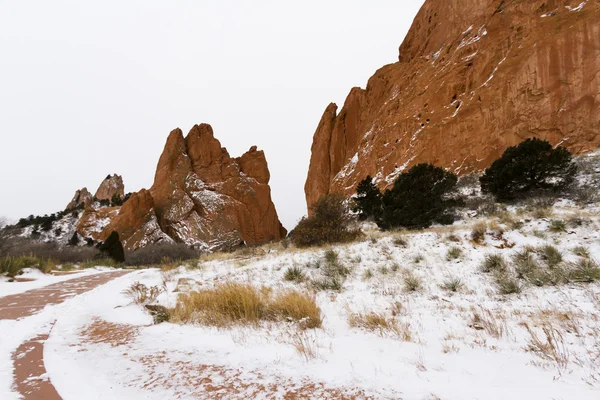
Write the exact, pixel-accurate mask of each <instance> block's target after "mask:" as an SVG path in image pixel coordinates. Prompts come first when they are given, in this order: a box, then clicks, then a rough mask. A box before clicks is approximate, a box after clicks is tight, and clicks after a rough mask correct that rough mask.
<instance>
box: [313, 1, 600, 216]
mask: <svg viewBox="0 0 600 400" xmlns="http://www.w3.org/2000/svg"><path fill="white" fill-rule="evenodd" d="M534 136H535V137H540V138H542V139H546V140H548V141H550V142H551V143H553V144H559V143H560V144H562V145H564V146H566V147H568V148H569V149H571V150H572V151H573V152H575V153H584V152H587V151H590V150H593V149H596V148H597V147H598V145H599V144H600V0H587V1H582V0H528V1H515V0H512V1H511V0H427V1H426V2H425V4H424V5H423V7H422V9H421V10H420V12H419V13H418V15H417V17H416V18H415V21H414V23H413V25H412V27H411V29H410V31H409V33H408V35H407V37H406V39H405V40H404V42H403V43H402V45H401V46H400V55H399V62H397V63H395V64H391V65H387V66H384V67H383V68H381V69H380V70H379V71H377V72H376V73H375V75H374V76H373V77H372V78H371V79H370V80H369V82H368V84H367V87H366V89H364V90H363V89H360V88H354V89H352V91H351V92H350V94H349V96H348V98H347V99H346V103H345V104H344V107H343V108H342V109H341V110H340V112H339V113H337V106H336V105H335V104H331V105H329V106H328V107H327V109H326V111H325V113H324V115H323V117H322V119H321V122H320V124H319V126H318V128H317V131H316V132H315V135H314V139H313V145H312V157H311V162H310V168H309V173H308V177H307V180H306V185H305V192H306V201H307V205H308V206H309V207H310V205H312V204H313V203H314V202H315V201H316V200H318V198H319V197H321V196H322V195H324V194H327V193H332V192H341V193H345V194H351V193H353V192H354V190H355V187H356V185H357V183H358V182H359V181H360V180H362V179H363V178H365V177H366V176H367V175H371V176H373V177H375V180H376V182H377V184H378V185H379V186H380V187H381V188H385V187H389V186H390V185H391V184H392V183H393V181H394V180H395V178H396V177H397V176H398V174H400V173H401V172H402V171H405V170H406V169H407V168H409V167H411V166H413V165H415V164H417V163H421V162H430V163H433V164H436V165H438V166H443V167H446V168H448V169H450V170H452V171H454V172H456V173H459V174H464V173H469V172H472V171H476V170H481V169H483V168H486V167H487V166H489V165H490V164H491V163H492V162H493V160H495V159H496V158H498V157H499V156H500V155H501V154H502V152H503V151H504V150H505V149H506V147H508V146H511V145H515V144H518V143H519V142H521V141H522V140H524V139H525V138H528V137H534Z"/></svg>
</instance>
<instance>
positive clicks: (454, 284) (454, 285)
mask: <svg viewBox="0 0 600 400" xmlns="http://www.w3.org/2000/svg"><path fill="white" fill-rule="evenodd" d="M440 287H441V288H442V289H444V290H446V291H448V292H453V293H456V292H460V291H461V290H462V289H463V288H464V287H465V284H464V283H463V281H462V280H461V279H460V278H457V277H454V278H447V279H446V280H444V282H443V283H442V284H441V286H440Z"/></svg>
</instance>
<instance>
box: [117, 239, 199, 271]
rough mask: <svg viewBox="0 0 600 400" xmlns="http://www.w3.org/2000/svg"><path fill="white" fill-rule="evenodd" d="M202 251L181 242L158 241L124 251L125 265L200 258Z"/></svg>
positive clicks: (155, 263)
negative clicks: (134, 249) (133, 249)
mask: <svg viewBox="0 0 600 400" xmlns="http://www.w3.org/2000/svg"><path fill="white" fill-rule="evenodd" d="M201 255H202V252H201V251H199V250H195V249H193V248H191V247H189V246H188V245H185V244H182V243H158V244H151V245H148V246H145V247H142V248H140V249H138V250H136V251H130V252H126V253H125V259H126V260H127V265H131V266H135V267H139V266H148V265H160V264H168V263H173V262H182V261H187V260H193V259H197V258H200V256H201Z"/></svg>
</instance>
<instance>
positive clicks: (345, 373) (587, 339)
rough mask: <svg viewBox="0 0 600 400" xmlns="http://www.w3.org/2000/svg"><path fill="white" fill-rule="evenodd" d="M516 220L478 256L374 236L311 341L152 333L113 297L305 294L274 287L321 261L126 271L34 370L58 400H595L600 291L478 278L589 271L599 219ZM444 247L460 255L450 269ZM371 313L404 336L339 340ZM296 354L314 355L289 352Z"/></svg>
mask: <svg viewBox="0 0 600 400" xmlns="http://www.w3.org/2000/svg"><path fill="white" fill-rule="evenodd" d="M561 212H562V213H563V214H564V215H563V216H564V217H565V218H566V217H568V216H569V215H570V214H571V213H572V212H573V210H571V209H570V208H569V207H568V205H566V206H565V207H563V208H562V211H561V210H559V211H557V217H556V218H559V217H561V214H560V213H561ZM522 218H523V221H524V225H523V226H522V227H521V228H519V229H518V230H516V229H515V230H510V229H509V228H508V227H505V229H507V232H506V233H505V234H504V239H505V240H499V239H497V238H494V237H493V236H492V235H491V234H489V233H488V235H487V236H486V239H485V242H484V243H483V244H475V243H473V242H472V241H471V240H470V232H471V228H470V227H469V226H468V225H464V226H456V227H451V228H434V229H429V230H426V231H423V232H418V233H407V234H403V235H402V237H403V238H404V239H405V240H406V242H407V245H406V247H404V246H403V245H402V244H401V243H400V241H398V240H396V238H397V236H398V235H400V234H390V235H384V234H378V233H372V237H371V238H367V239H365V240H363V241H362V242H358V243H354V244H350V245H343V246H337V247H335V251H337V253H338V254H339V258H340V262H341V263H343V264H344V265H346V266H348V267H349V268H351V270H352V273H351V275H350V276H349V277H348V279H347V280H346V281H345V282H344V285H343V290H342V291H341V292H339V293H338V292H333V291H324V292H319V293H318V294H317V302H318V305H319V306H320V308H321V310H322V312H323V316H324V321H323V328H322V329H316V330H307V331H301V330H299V329H297V328H296V326H295V324H294V323H291V322H290V323H289V324H285V323H279V324H276V323H265V324H264V325H262V326H261V327H259V328H248V327H234V328H229V329H217V328H210V327H202V326H191V325H188V326H181V325H176V324H171V323H163V324H160V325H152V324H151V319H150V317H149V316H148V315H147V314H146V313H145V312H144V311H143V309H142V308H141V307H139V306H135V305H132V304H131V301H130V300H129V299H128V298H127V297H126V296H125V295H123V294H122V291H123V290H124V289H125V288H127V287H128V286H129V285H130V284H131V283H133V282H134V281H140V282H142V283H144V284H146V285H149V286H150V285H157V286H161V285H162V284H163V280H165V281H166V285H167V287H168V293H163V294H161V295H160V297H159V298H158V302H159V303H160V304H163V305H166V306H172V305H174V304H175V302H176V299H177V295H178V294H177V293H174V292H173V290H174V289H175V286H176V283H177V281H178V279H180V278H190V279H193V280H196V281H197V282H198V286H199V287H212V286H214V285H215V284H218V283H222V282H229V281H236V282H245V283H251V284H254V285H256V286H258V287H261V286H267V287H271V288H273V289H274V290H275V291H277V290H282V289H284V288H296V289H299V290H308V288H307V284H295V283H291V282H286V281H284V280H283V274H284V272H285V270H286V269H287V268H288V267H290V266H294V265H295V266H299V267H300V268H302V269H303V270H304V271H305V273H306V274H307V275H309V276H310V277H318V276H319V275H320V270H319V269H317V268H315V265H316V263H317V261H318V260H322V259H323V254H324V252H325V249H318V250H309V251H298V250H295V249H290V250H282V249H279V250H274V249H271V250H270V251H268V252H267V253H266V254H264V255H261V256H258V255H252V254H248V255H245V256H240V255H238V256H232V257H231V258H230V259H215V260H213V261H205V262H203V263H201V265H200V266H199V267H198V268H195V269H189V268H185V267H180V268H179V269H177V270H175V272H171V273H161V271H159V270H146V271H141V272H136V273H135V274H131V275H129V276H126V277H124V278H121V279H119V280H117V281H114V282H111V283H109V284H107V285H105V286H103V287H101V288H98V289H96V290H94V291H93V292H91V293H88V294H86V295H83V296H80V297H78V298H75V299H73V300H69V301H68V302H66V303H65V304H64V305H62V306H61V307H64V309H65V310H66V309H68V313H65V314H64V315H60V318H58V319H57V320H56V323H55V325H54V326H53V328H52V334H51V335H50V339H49V341H48V342H47V343H46V346H45V353H44V358H45V362H46V368H47V370H48V373H49V376H50V378H51V380H52V382H53V384H54V385H55V387H56V388H57V390H58V392H59V393H60V394H61V395H62V396H63V398H64V399H65V400H68V399H81V398H86V399H95V398H98V399H100V398H112V399H138V398H139V399H141V398H144V399H164V398H211V397H210V396H209V395H208V394H207V393H209V392H210V393H211V396H215V397H218V395H219V393H221V395H223V393H226V395H224V396H225V398H266V395H265V394H264V393H263V392H262V391H261V388H262V389H264V388H275V389H273V390H275V393H277V388H282V389H281V390H280V392H279V393H280V396H279V397H277V395H274V397H273V398H282V396H283V395H282V393H283V388H290V387H293V388H302V387H303V386H307V385H313V384H317V389H314V390H313V391H312V393H313V395H312V398H326V397H327V393H328V392H327V391H326V390H325V389H327V388H332V389H339V388H346V389H348V390H358V389H360V390H361V392H360V393H359V395H358V398H361V397H363V396H362V395H364V396H369V395H370V396H373V398H378V399H379V398H402V399H419V400H420V399H438V398H439V399H444V400H447V399H457V400H458V399H461V400H464V399H490V400H493V399H507V398H517V399H521V398H522V399H528V400H529V399H565V400H566V399H598V398H599V396H600V390H599V389H600V310H599V308H600V285H599V284H598V283H592V284H568V285H563V286H548V287H543V288H539V287H535V286H526V287H525V288H524V289H523V291H522V293H520V294H512V295H500V294H498V291H497V288H496V286H495V284H494V282H493V279H492V276H491V275H490V274H485V273H483V272H481V270H480V265H481V263H482V261H483V259H484V257H485V255H486V254H488V253H500V254H503V255H505V256H506V258H507V260H510V257H511V255H513V254H514V253H515V252H517V251H521V250H523V249H524V247H525V246H541V245H546V244H552V245H554V246H556V247H558V248H559V249H560V251H561V252H562V253H563V256H564V258H565V262H566V263H569V262H575V261H577V260H578V256H576V255H574V254H573V252H572V250H573V248H575V247H576V246H586V247H587V248H588V249H589V251H590V254H591V257H592V258H594V259H600V234H599V231H598V227H599V222H598V219H597V217H595V216H591V217H589V216H584V219H588V218H589V219H590V220H589V221H588V222H584V223H583V224H582V225H581V226H579V227H574V228H568V230H567V232H560V233H552V232H549V231H548V226H549V224H550V221H549V220H548V219H535V218H531V217H528V216H523V217H522ZM471 222H474V221H471ZM450 234H453V235H454V237H452V239H453V240H454V241H453V240H450V239H449V235H450ZM457 239H458V240H459V241H458V242H456V241H455V240H457ZM507 244H508V247H507V248H500V247H503V246H504V247H506V245H507ZM513 244H514V247H512V248H511V246H512V245H513ZM454 246H456V247H459V248H460V249H461V250H462V255H461V256H460V258H458V259H456V260H452V261H448V257H447V253H448V250H449V249H450V248H451V247H454ZM409 272H410V273H412V274H414V275H416V276H418V277H420V278H421V279H422V281H423V286H424V288H423V289H422V290H420V291H418V292H411V293H409V292H407V291H406V290H405V288H404V277H405V276H406V274H407V273H409ZM371 275H372V276H371ZM448 277H459V278H460V279H461V280H462V282H463V283H464V285H465V287H464V289H463V290H462V291H461V292H459V293H449V292H448V291H445V290H443V289H442V288H441V287H440V285H442V284H443V282H444V281H445V280H446V279H447V278H448ZM369 312H377V313H381V314H382V315H385V316H386V317H388V318H390V319H392V318H395V320H396V323H397V325H398V326H399V327H400V329H399V330H398V331H397V332H395V333H394V332H391V331H382V332H377V331H375V332H369V331H366V330H363V329H360V328H351V327H350V326H349V323H348V317H349V316H350V315H351V314H353V313H369ZM393 314H395V317H393ZM475 314H478V315H479V316H480V317H481V320H480V321H477V320H476V319H475V318H474V315H475ZM32 318H34V317H32ZM35 318H37V319H40V318H43V317H41V316H38V317H35ZM26 320H27V319H26ZM525 323H526V324H527V325H528V326H529V327H530V329H531V330H532V332H534V334H535V335H536V336H537V337H538V338H540V339H541V341H542V342H544V343H546V342H545V336H544V333H543V328H544V327H546V328H547V329H550V330H549V331H548V332H550V333H553V334H554V338H555V342H554V343H555V348H554V349H553V350H552V349H550V348H547V349H548V352H547V354H545V355H544V354H541V353H538V354H540V355H536V353H534V352H532V351H529V348H530V345H531V343H532V336H531V334H530V333H528V330H527V328H526V326H525ZM549 327H551V328H549ZM494 332H496V333H494ZM21 336H22V334H21ZM299 343H303V344H304V345H305V347H306V348H308V349H309V350H310V352H312V353H313V355H314V356H309V357H306V356H305V354H302V353H300V352H298V351H297V350H296V348H295V345H296V346H297V345H298V344H299ZM542 344H543V343H542ZM541 356H547V357H548V358H547V359H544V358H543V357H541ZM207 377H208V378H207ZM207 379H208V380H207ZM207 382H208V383H207ZM232 388H233V389H232ZM207 390H208V391H207ZM298 390H300V389H298ZM311 390H312V389H311ZM0 393H1V392H0ZM331 398H336V397H335V396H333V397H331Z"/></svg>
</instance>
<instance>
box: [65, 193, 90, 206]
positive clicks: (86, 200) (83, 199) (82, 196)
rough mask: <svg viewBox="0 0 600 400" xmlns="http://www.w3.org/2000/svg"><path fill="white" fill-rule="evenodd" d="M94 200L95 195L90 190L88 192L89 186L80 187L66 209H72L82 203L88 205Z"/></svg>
mask: <svg viewBox="0 0 600 400" xmlns="http://www.w3.org/2000/svg"><path fill="white" fill-rule="evenodd" d="M93 201H94V197H93V196H92V194H91V193H90V192H88V190H87V188H83V189H80V190H78V191H76V192H75V196H73V200H71V202H70V203H69V204H68V205H67V207H66V208H65V209H66V210H71V209H74V208H77V207H79V206H81V205H84V206H87V205H88V204H91V203H92V202H93Z"/></svg>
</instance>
